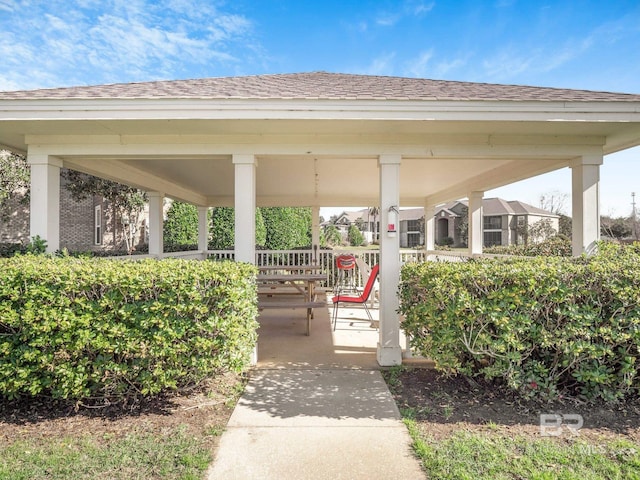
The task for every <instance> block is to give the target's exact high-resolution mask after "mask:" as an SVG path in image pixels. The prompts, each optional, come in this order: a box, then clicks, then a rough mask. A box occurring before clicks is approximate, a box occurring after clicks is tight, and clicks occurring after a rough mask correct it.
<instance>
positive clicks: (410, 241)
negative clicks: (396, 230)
mask: <svg viewBox="0 0 640 480" xmlns="http://www.w3.org/2000/svg"><path fill="white" fill-rule="evenodd" d="M419 245H420V234H419V233H408V234H407V248H413V247H417V246H419Z"/></svg>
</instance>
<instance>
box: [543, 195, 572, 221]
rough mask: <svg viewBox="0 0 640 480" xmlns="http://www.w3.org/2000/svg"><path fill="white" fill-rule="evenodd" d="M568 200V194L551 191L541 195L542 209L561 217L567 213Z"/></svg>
mask: <svg viewBox="0 0 640 480" xmlns="http://www.w3.org/2000/svg"><path fill="white" fill-rule="evenodd" d="M568 199H569V195H568V194H567V193H564V192H561V191H559V190H551V191H549V192H546V193H543V194H542V195H540V208H541V209H543V210H547V211H548V212H551V213H553V214H555V215H561V214H564V212H565V207H566V204H567V201H568Z"/></svg>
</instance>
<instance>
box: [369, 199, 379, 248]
mask: <svg viewBox="0 0 640 480" xmlns="http://www.w3.org/2000/svg"><path fill="white" fill-rule="evenodd" d="M367 214H368V215H369V216H370V217H373V228H372V229H371V243H378V241H379V240H380V235H379V232H378V221H377V219H378V215H380V209H379V208H378V207H369V209H368V211H367Z"/></svg>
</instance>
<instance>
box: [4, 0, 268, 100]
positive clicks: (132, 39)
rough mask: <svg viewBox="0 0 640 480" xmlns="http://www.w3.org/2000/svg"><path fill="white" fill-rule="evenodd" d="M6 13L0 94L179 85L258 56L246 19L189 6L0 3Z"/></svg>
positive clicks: (88, 0) (112, 0) (170, 1)
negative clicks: (190, 76)
mask: <svg viewBox="0 0 640 480" xmlns="http://www.w3.org/2000/svg"><path fill="white" fill-rule="evenodd" d="M9 7H10V8H12V9H13V10H14V11H12V13H9V14H7V15H2V16H0V30H1V31H3V34H2V35H0V56H1V57H2V58H3V63H4V67H5V69H6V70H11V72H7V71H5V72H3V76H2V77H0V90H8V89H16V88H18V89H21V88H37V87H47V86H60V85H71V84H87V83H105V82H120V81H124V82H126V81H138V80H152V79H157V78H180V72H181V71H184V72H186V71H190V70H193V69H195V70H197V71H202V70H204V71H207V70H210V69H212V68H216V67H217V66H225V65H226V66H229V65H232V64H234V63H237V62H239V59H240V58H241V56H248V57H252V56H253V55H254V52H255V51H256V50H259V49H260V47H259V45H256V43H255V41H254V40H253V39H252V38H251V35H252V29H253V24H252V22H251V21H250V20H249V19H248V18H246V17H244V16H242V15H238V14H236V13H234V12H231V11H228V10H227V11H225V10H222V9H220V8H218V7H216V6H213V5H210V4H208V3H205V4H202V2H197V1H194V0H165V1H162V2H155V1H152V0H108V1H98V0H82V1H79V2H74V3H68V2H66V1H63V0H49V1H48V2H47V3H46V4H45V3H44V2H42V3H35V4H34V3H32V2H30V1H29V0H22V1H21V0H16V1H11V2H8V1H7V0H0V11H2V10H7V9H9ZM26 72H28V74H27V73H26Z"/></svg>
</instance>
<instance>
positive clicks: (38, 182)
mask: <svg viewBox="0 0 640 480" xmlns="http://www.w3.org/2000/svg"><path fill="white" fill-rule="evenodd" d="M27 160H28V162H29V165H30V166H31V207H30V225H29V235H30V236H31V237H35V236H39V237H40V238H41V239H43V240H46V241H47V252H55V251H56V250H59V249H60V169H61V168H62V161H60V160H58V159H56V158H53V157H50V156H48V155H42V154H28V155H27Z"/></svg>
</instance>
